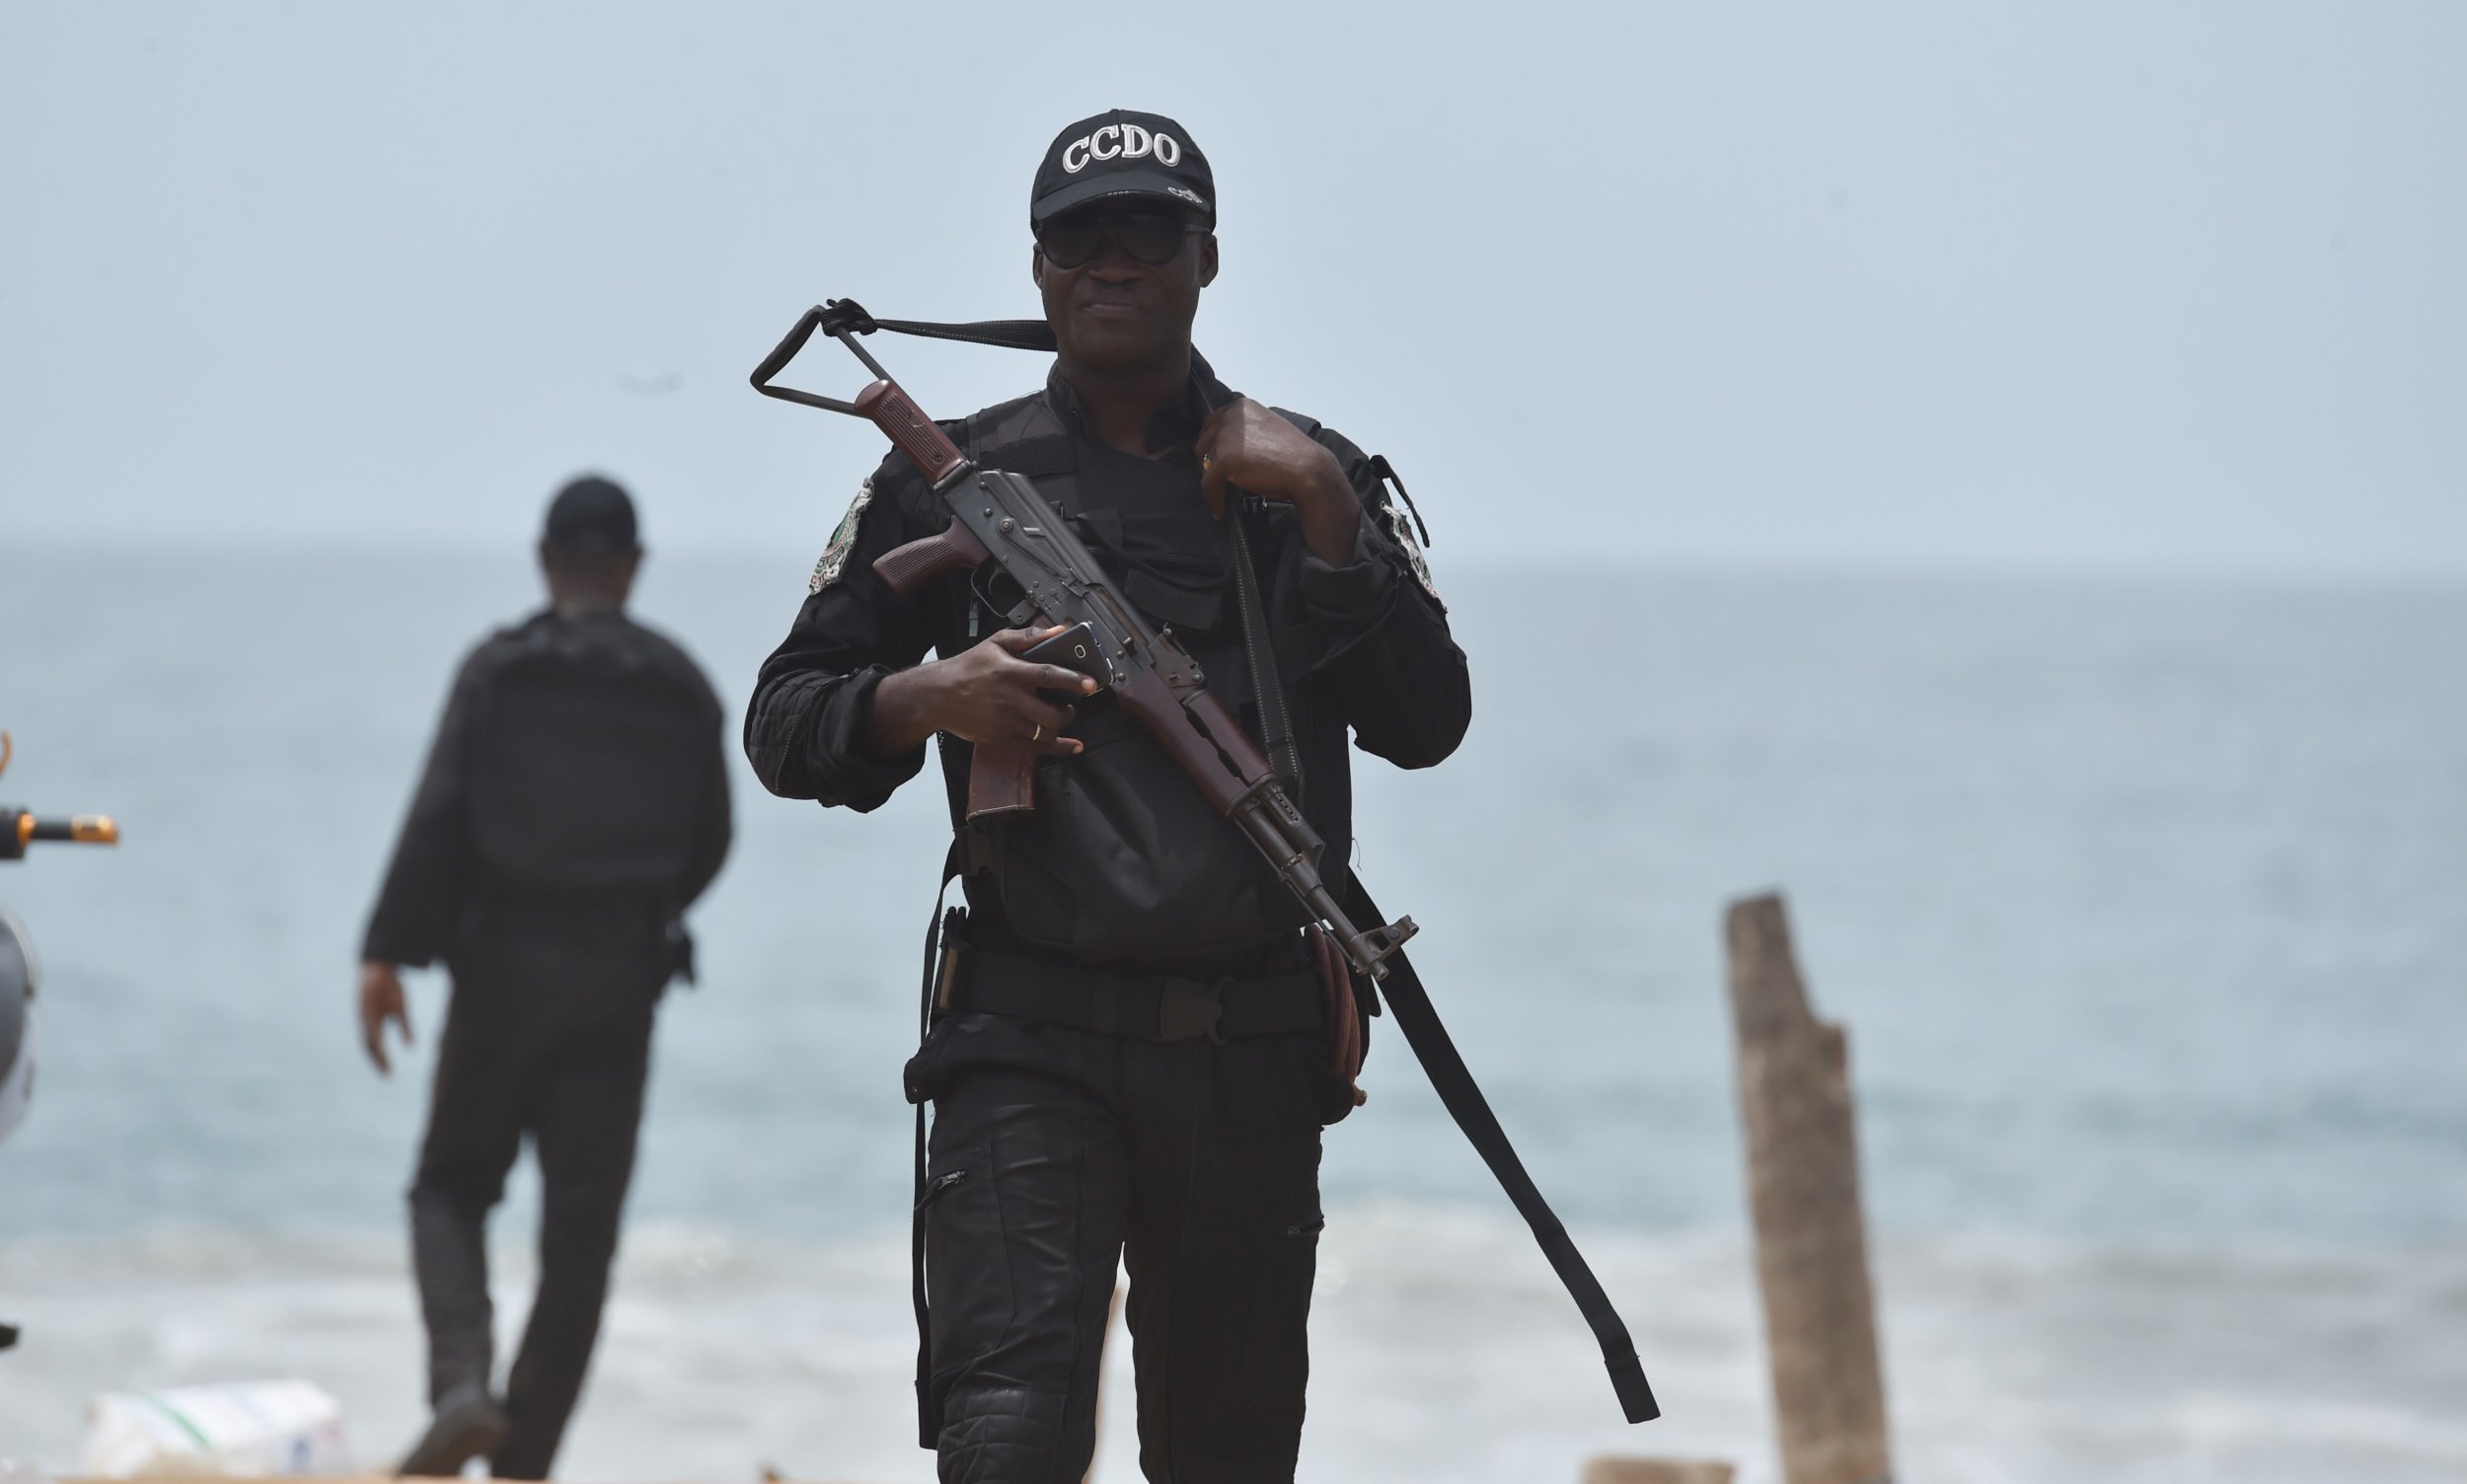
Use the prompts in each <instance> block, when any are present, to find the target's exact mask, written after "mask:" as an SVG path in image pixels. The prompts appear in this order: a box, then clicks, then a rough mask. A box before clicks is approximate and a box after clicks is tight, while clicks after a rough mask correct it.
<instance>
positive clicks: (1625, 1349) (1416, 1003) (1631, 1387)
mask: <svg viewBox="0 0 2467 1484" xmlns="http://www.w3.org/2000/svg"><path fill="white" fill-rule="evenodd" d="M1345 910H1346V911H1347V912H1348V913H1349V914H1351V915H1352V917H1353V920H1354V921H1355V922H1357V923H1384V922H1386V921H1387V919H1386V918H1385V917H1384V916H1383V915H1382V914H1381V912H1380V907H1379V904H1378V903H1377V902H1374V901H1372V900H1371V893H1370V892H1369V891H1368V890H1367V889H1365V888H1364V886H1363V884H1362V877H1361V876H1360V875H1358V874H1354V873H1351V872H1349V873H1347V876H1346V884H1345ZM1380 991H1381V993H1382V995H1383V996H1384V997H1385V999H1386V1001H1387V1007H1388V1009H1389V1010H1391V1011H1393V1012H1394V1014H1395V1019H1396V1028H1397V1029H1398V1030H1401V1031H1403V1032H1404V1035H1405V1042H1406V1044H1407V1045H1409V1046H1411V1047H1412V1048H1413V1055H1414V1059H1415V1060H1416V1061H1419V1062H1420V1063H1421V1064H1422V1071H1423V1072H1424V1074H1425V1075H1427V1076H1429V1077H1430V1079H1431V1087H1432V1090H1434V1091H1436V1092H1437V1093H1438V1094H1439V1100H1440V1101H1441V1102H1442V1103H1443V1104H1445V1105H1446V1106H1447V1108H1448V1115H1449V1116H1450V1117H1451V1118H1454V1119H1455V1120H1456V1121H1457V1128H1458V1130H1460V1131H1461V1132H1462V1133H1463V1135H1464V1137H1465V1141H1466V1142H1467V1143H1469V1144H1471V1145H1472V1146H1473V1149H1474V1151H1475V1152H1476V1153H1478V1154H1480V1155H1481V1156H1482V1162H1483V1163H1484V1164H1487V1165H1489V1166H1490V1172H1491V1174H1492V1176H1493V1177H1495V1178H1496V1179H1497V1180H1498V1181H1499V1186H1500V1188H1501V1189H1502V1190H1505V1191H1506V1192H1507V1193H1508V1199H1509V1201H1510V1202H1512V1203H1514V1205H1515V1206H1516V1209H1517V1215H1519V1216H1521V1217H1523V1218H1525V1224H1526V1225H1528V1226H1531V1227H1532V1228H1533V1240H1534V1242H1535V1243H1537V1244H1538V1245H1539V1246H1540V1247H1541V1250H1542V1256H1544V1257H1546V1258H1548V1259H1550V1266H1551V1270H1552V1271H1553V1272H1556V1273H1557V1274H1558V1275H1559V1281H1560V1282H1561V1283H1563V1284H1565V1285H1566V1286H1567V1291H1568V1297H1570V1298H1572V1299H1575V1300H1576V1307H1577V1310H1578V1311H1579V1312H1580V1313H1582V1314H1583V1315H1584V1316H1585V1322H1586V1323H1587V1324H1589V1325H1591V1326H1592V1327H1593V1331H1594V1338H1595V1339H1596V1340H1598V1341H1600V1342H1601V1343H1602V1361H1603V1364H1604V1365H1605V1366H1606V1367H1607V1368H1608V1369H1609V1372H1610V1386H1611V1389H1612V1390H1614V1391H1616V1392H1618V1394H1619V1407H1620V1409H1621V1410H1622V1411H1624V1412H1625V1413H1626V1414H1627V1420H1628V1421H1630V1422H1651V1421H1652V1420H1653V1419H1654V1418H1656V1417H1659V1416H1661V1415H1662V1409H1661V1407H1660V1406H1658V1405H1656V1404H1655V1402H1654V1399H1653V1387H1652V1386H1651V1385H1650V1384H1648V1383H1647V1382H1646V1380H1645V1368H1644V1364H1643V1363H1642V1362H1641V1361H1639V1360H1637V1358H1636V1346H1635V1343H1634V1342H1633V1341H1632V1340H1630V1339H1629V1338H1628V1336H1627V1325H1626V1324H1625V1323H1624V1322H1622V1321H1621V1320H1620V1318H1619V1312H1618V1310H1617V1309H1615V1308H1613V1307H1611V1305H1610V1296H1609V1295H1608V1294H1606V1293H1604V1292H1603V1289H1602V1283H1601V1280H1599V1279H1597V1278H1595V1277H1594V1270H1593V1269H1592V1268H1590V1267H1588V1266H1586V1263H1585V1254H1583V1253H1582V1252H1579V1251H1577V1250H1576V1243H1575V1242H1574V1241H1572V1240H1570V1239H1569V1237H1568V1232H1567V1227H1566V1226H1564V1225H1562V1224H1560V1222H1559V1218H1558V1215H1557V1214H1556V1213H1555V1212H1553V1211H1552V1210H1551V1209H1550V1203H1549V1202H1548V1201H1545V1200H1543V1199H1542V1193H1541V1191H1540V1189H1539V1188H1538V1187H1536V1186H1535V1185H1534V1184H1533V1176H1532V1175H1529V1174H1527V1173H1526V1172H1525V1161H1524V1160H1522V1159H1519V1158H1518V1157H1517V1152H1516V1147H1515V1146H1514V1145H1512V1144H1510V1143H1509V1142H1508V1134H1507V1131H1506V1130H1505V1129H1502V1128H1501V1127H1500V1126H1499V1116H1498V1115H1497V1114H1495V1113H1493V1112H1491V1110H1490V1101H1489V1099H1487V1098H1485V1097H1483V1096H1482V1089H1481V1088H1480V1086H1478V1085H1477V1084H1475V1082H1474V1080H1473V1074H1472V1072H1471V1071H1470V1070H1469V1069H1467V1068H1466V1066H1465V1065H1464V1058H1463V1057H1461V1056H1459V1055H1458V1053H1457V1043H1456V1042H1455V1041H1454V1040H1453V1039H1451V1038H1450V1037H1449V1034H1448V1027H1447V1026H1445V1025H1443V1024H1441V1023H1440V1019H1439V1011H1438V1009H1436V1008H1435V1007H1434V1006H1433V1005H1432V1004H1431V997H1430V995H1429V993H1428V992H1427V991H1425V990H1424V989H1423V988H1422V976H1421V975H1420V974H1417V973H1415V972H1414V968H1413V961H1412V960H1411V959H1409V958H1407V957H1406V956H1405V955H1404V953H1403V951H1402V950H1399V951H1398V952H1396V953H1395V954H1393V955H1391V956H1390V957H1389V958H1388V960H1387V977H1386V978H1385V979H1383V980H1382V981H1381V982H1380Z"/></svg>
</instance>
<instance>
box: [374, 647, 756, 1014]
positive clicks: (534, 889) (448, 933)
mask: <svg viewBox="0 0 2467 1484" xmlns="http://www.w3.org/2000/svg"><path fill="white" fill-rule="evenodd" d="M525 707H532V708H545V709H548V710H550V711H552V712H553V713H554V714H552V715H550V716H548V717H546V718H542V717H541V716H539V715H538V714H537V710H536V709H535V710H533V711H531V712H529V713H526V712H525V710H524V708H525ZM604 784H605V785H608V786H603V785H604ZM629 784H631V785H632V786H631V787H629V786H628V785H629ZM628 794H632V795H634V796H631V797H630V796H627V795H628ZM643 794H656V795H658V799H657V801H656V802H655V803H653V804H652V805H651V806H650V809H649V811H648V812H649V813H651V814H653V815H655V816H656V821H655V822H654V823H652V824H651V825H650V826H649V827H648V828H646V827H645V824H644V820H643V818H642V815H643V813H644V808H643V802H642V798H641V795H643ZM577 800H589V801H590V802H589V804H588V805H587V806H583V805H580V804H578V803H577ZM509 824H510V825H511V826H512V828H507V826H508V825H509ZM729 839H730V822H729V813H728V769H727V755H726V752H725V750H724V741H723V732H722V720H721V710H720V705H719V700H718V698H717V697H716V696H715V695H714V694H712V691H711V688H710V682H709V681H708V680H706V679H705V678H704V676H703V673H702V671H701V669H700V668H698V667H697V666H696V665H695V663H694V661H693V660H692V659H691V658H690V657H688V655H687V654H686V652H685V651H684V650H683V649H680V648H679V647H677V645H676V644H674V643H673V642H671V641H670V640H668V639H667V638H665V637H664V636H662V635H660V634H659V633H656V632H654V631H651V630H649V629H646V628H644V627H642V626H641V625H639V624H636V623H635V622H634V621H633V620H631V619H629V618H627V617H626V616H625V615H624V614H622V613H617V612H613V611H603V612H593V613H585V614H579V615H574V616H565V615H561V614H559V613H557V612H556V611H555V610H553V609H549V610H543V611H542V612H540V613H537V614H535V615H533V616H532V617H531V618H529V619H527V620H525V621H524V622H523V623H521V624H518V625H515V626H513V627H510V628H507V629H502V630H499V631H496V632H495V633H493V634H491V635H489V636H488V637H487V638H486V639H485V640H483V641H482V642H481V643H480V644H479V645H478V646H476V647H475V648H474V649H473V650H472V651H471V653H470V654H469V655H468V656H466V657H465V659H464V661H463V665H462V668H461V669H460V671H458V672H457V673H456V675H455V678H454V685H453V689H452V691H451V692H450V693H449V694H448V696H447V699H446V705H445V714H444V715H443V717H441V718H440V719H439V721H438V723H437V732H436V738H435V740H434V741H433V742H432V743H431V744H430V746H429V751H428V762H427V766H426V768H425V769H424V770H423V771H422V772H421V774H420V779H419V785H418V788H417V789H416V790H415V791H414V792H413V794H412V796H411V810H410V813H409V815H408V816H407V817H406V818H405V820H404V822H403V833H402V835H401V837H400V838H399V839H398V841H397V843H396V846H395V852H394V858H393V861H392V863H391V864H390V865H389V866H388V868H387V871H386V877H385V884H384V885H383V886H382V887H381V888H380V890H379V892H378V895H377V902H376V906H375V908H374V910H373V911H372V912H371V913H370V916H369V923H368V930H367V934H366V936H365V938H364V939H363V942H362V947H361V957H362V958H363V959H367V960H373V961H379V962H385V963H397V964H416V965H425V964H428V963H432V962H435V961H437V960H439V959H451V958H453V957H454V956H455V954H456V952H457V950H458V948H459V947H461V946H462V945H463V944H464V943H465V942H466V941H467V940H468V938H469V937H470V934H471V932H472V930H473V928H474V924H475V919H476V916H477V914H478V913H479V911H480V910H481V909H483V908H487V907H493V908H496V909H499V910H500V911H501V913H503V914H511V915H514V916H516V917H528V918H537V919H539V920H540V921H541V922H542V923H550V922H554V923H557V924H560V925H561V928H558V929H556V930H561V931H566V932H568V934H569V935H570V933H572V932H580V933H583V934H585V935H589V934H591V933H592V932H593V931H594V924H595V922H596V923H597V924H599V926H600V928H603V929H604V928H605V922H606V920H607V919H608V915H609V914H611V913H614V914H616V915H618V916H620V917H631V918H635V919H642V920H643V921H644V924H646V925H647V928H648V930H645V931H639V932H629V933H627V934H626V936H627V937H628V938H629V939H630V940H633V941H637V942H641V943H645V944H657V943H658V942H659V941H660V938H661V933H660V931H659V929H660V928H664V927H668V926H671V925H672V924H673V920H674V918H675V916H676V915H677V914H679V913H682V912H683V911H684V910H685V908H686V907H687V906H688V905H690V904H691V903H692V902H693V901H694V900H695V899H696V898H698V897H700V896H701V895H702V894H703V891H704V889H705V888H707V887H708V886H710V882H711V879H712V877H714V876H716V875H717V874H718V872H719V867H720V863H721V862H722V861H723V860H725V859H726V858H727V853H728V844H729ZM654 917H655V918H656V919H658V920H657V921H654V920H653V918H654ZM517 926H519V925H517ZM678 941H681V939H678Z"/></svg>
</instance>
